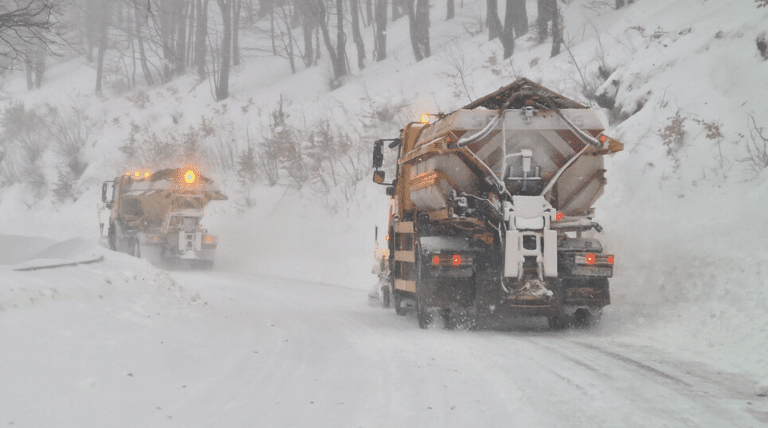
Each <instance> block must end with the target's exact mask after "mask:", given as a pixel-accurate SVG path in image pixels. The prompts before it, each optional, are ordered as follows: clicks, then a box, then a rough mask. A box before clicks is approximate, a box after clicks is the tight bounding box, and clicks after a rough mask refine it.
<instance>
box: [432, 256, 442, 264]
mask: <svg viewBox="0 0 768 428" xmlns="http://www.w3.org/2000/svg"><path fill="white" fill-rule="evenodd" d="M432 264H433V265H439V264H440V256H432Z"/></svg>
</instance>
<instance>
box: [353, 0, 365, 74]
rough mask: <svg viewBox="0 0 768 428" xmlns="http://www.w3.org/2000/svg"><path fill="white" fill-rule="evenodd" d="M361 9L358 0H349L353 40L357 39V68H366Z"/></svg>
mask: <svg viewBox="0 0 768 428" xmlns="http://www.w3.org/2000/svg"><path fill="white" fill-rule="evenodd" d="M359 9H360V5H359V4H358V0H349V13H350V15H352V40H354V41H355V46H356V47H357V68H358V69H360V70H362V69H364V68H365V43H363V36H362V34H360V10H359Z"/></svg>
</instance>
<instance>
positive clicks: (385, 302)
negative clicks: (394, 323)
mask: <svg viewBox="0 0 768 428" xmlns="http://www.w3.org/2000/svg"><path fill="white" fill-rule="evenodd" d="M389 297H390V292H389V286H388V285H382V286H381V307H382V308H384V309H386V308H388V307H389Z"/></svg>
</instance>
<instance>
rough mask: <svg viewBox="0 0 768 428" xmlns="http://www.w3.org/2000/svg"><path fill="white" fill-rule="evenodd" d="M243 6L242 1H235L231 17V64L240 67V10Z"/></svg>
mask: <svg viewBox="0 0 768 428" xmlns="http://www.w3.org/2000/svg"><path fill="white" fill-rule="evenodd" d="M242 6H243V0H235V6H234V11H235V14H234V16H233V17H232V18H233V19H232V21H233V22H232V64H234V65H236V66H237V65H240V10H241V9H242Z"/></svg>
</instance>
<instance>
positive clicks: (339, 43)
mask: <svg viewBox="0 0 768 428" xmlns="http://www.w3.org/2000/svg"><path fill="white" fill-rule="evenodd" d="M336 55H337V60H338V61H339V70H341V75H340V76H339V77H341V76H346V74H347V70H349V64H348V63H347V34H346V33H345V32H344V0H336Z"/></svg>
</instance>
